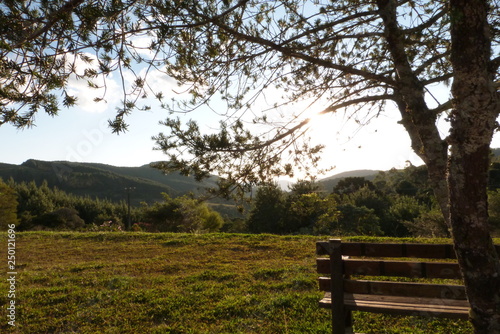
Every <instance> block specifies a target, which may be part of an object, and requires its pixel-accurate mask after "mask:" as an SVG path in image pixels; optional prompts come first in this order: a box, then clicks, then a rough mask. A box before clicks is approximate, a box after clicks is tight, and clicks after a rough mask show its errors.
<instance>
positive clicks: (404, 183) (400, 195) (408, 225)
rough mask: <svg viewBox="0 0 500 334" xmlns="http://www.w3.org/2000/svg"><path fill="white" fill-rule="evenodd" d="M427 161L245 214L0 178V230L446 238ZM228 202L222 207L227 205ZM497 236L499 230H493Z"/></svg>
mask: <svg viewBox="0 0 500 334" xmlns="http://www.w3.org/2000/svg"><path fill="white" fill-rule="evenodd" d="M427 180H428V179H427V170H426V167H425V166H421V167H415V166H409V167H407V168H405V169H404V170H395V169H393V170H390V171H387V172H380V173H379V174H378V175H377V176H376V177H375V178H374V179H373V180H371V181H369V180H366V179H365V178H362V177H348V178H345V179H342V180H340V181H339V182H338V183H337V184H336V185H335V186H334V187H333V188H332V189H324V188H323V185H322V184H321V183H316V182H312V181H299V182H297V183H296V184H294V185H292V186H291V187H290V189H289V190H288V191H285V190H283V189H281V188H280V187H279V186H278V185H277V184H269V185H265V186H261V187H260V188H258V189H257V190H256V191H255V195H254V196H253V197H252V198H251V201H250V209H247V210H246V215H245V216H242V217H243V218H241V217H240V218H234V217H233V218H231V219H230V218H228V215H225V214H224V216H222V215H221V214H220V213H219V212H218V211H216V210H214V208H216V207H223V208H224V206H221V205H219V206H214V208H212V207H211V206H210V205H209V204H206V203H204V202H201V201H199V200H197V199H196V198H194V197H193V196H190V195H184V196H180V197H175V198H173V197H170V196H168V195H167V194H163V201H161V202H156V203H154V204H149V205H148V204H145V203H142V204H141V206H139V207H131V208H130V211H129V207H128V205H127V203H126V202H125V201H121V202H118V203H116V202H111V201H109V200H103V199H98V198H90V197H88V196H87V197H80V196H76V195H71V194H68V193H66V192H64V191H62V190H59V189H58V188H50V187H49V186H48V185H47V182H43V183H42V184H40V185H37V184H36V183H35V182H21V183H16V182H14V181H13V180H12V179H10V180H8V181H7V182H3V181H1V180H0V227H2V228H4V227H5V226H6V225H7V224H12V223H15V224H17V225H18V227H17V228H18V230H20V231H28V230H86V231H89V230H90V231H99V230H125V229H126V228H127V227H128V226H129V219H130V226H131V228H132V230H136V231H140V230H142V231H150V232H215V231H225V232H244V233H276V234H315V235H374V236H391V237H406V236H417V237H418V236H425V237H448V236H449V230H448V228H447V226H446V224H445V222H444V219H443V217H442V215H441V212H440V211H439V208H438V205H437V203H436V201H435V198H434V195H433V192H432V189H431V187H430V185H429V183H428V181H427ZM226 206H227V205H226ZM489 212H490V223H491V228H492V230H493V231H495V230H496V231H499V230H500V163H493V164H492V168H491V170H490V190H489ZM497 233H498V232H497Z"/></svg>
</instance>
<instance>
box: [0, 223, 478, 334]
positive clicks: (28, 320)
mask: <svg viewBox="0 0 500 334" xmlns="http://www.w3.org/2000/svg"><path fill="white" fill-rule="evenodd" d="M321 239H326V238H321V237H313V236H275V235H248V234H201V235H196V234H149V233H113V232H108V233H76V232H75V233H71V232H26V233H17V235H16V272H17V275H16V289H15V295H16V296H15V303H16V304H15V305H16V314H15V316H16V318H15V325H16V326H15V327H13V326H11V325H9V324H8V321H9V320H8V318H7V305H8V303H10V300H11V298H9V297H8V292H9V282H8V281H7V280H6V279H2V280H1V282H0V303H1V304H2V318H1V321H0V332H2V333H30V334H34V333H116V334H122V333H214V334H215V333H217V334H219V333H231V334H234V333H272V334H275V333H297V334H299V333H300V334H303V333H330V332H331V328H330V316H329V312H328V311H327V310H323V309H319V307H318V300H319V299H320V298H321V295H322V293H321V292H320V291H318V284H317V277H318V275H317V274H316V272H315V269H316V268H315V257H316V256H315V253H314V251H315V242H316V241H317V240H321ZM365 239H366V238H365ZM384 240H387V239H384ZM0 241H1V245H2V246H1V248H2V249H1V256H2V259H4V260H3V263H2V271H3V273H4V274H3V277H6V275H7V274H6V273H7V272H8V271H9V270H8V268H7V260H5V259H6V257H7V246H6V245H7V238H6V236H5V233H4V235H2V237H1V239H0ZM410 241H411V240H410ZM413 241H415V240H413ZM354 317H355V320H354V322H355V324H356V327H355V330H356V331H361V332H364V333H412V334H415V333H433V334H435V333H447V334H449V333H470V332H471V327H470V326H469V324H468V323H467V322H465V321H456V320H438V319H425V318H416V317H395V316H382V315H375V314H369V313H355V315H354Z"/></svg>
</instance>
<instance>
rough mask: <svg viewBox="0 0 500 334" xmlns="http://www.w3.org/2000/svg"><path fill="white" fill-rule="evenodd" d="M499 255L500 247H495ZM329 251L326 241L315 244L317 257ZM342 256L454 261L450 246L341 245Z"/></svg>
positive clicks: (350, 243)
mask: <svg viewBox="0 0 500 334" xmlns="http://www.w3.org/2000/svg"><path fill="white" fill-rule="evenodd" d="M495 247H496V249H497V252H498V253H499V254H500V245H495ZM330 253H331V250H330V248H329V245H328V241H318V242H317V243H316V254H317V255H329V254H330ZM342 254H343V255H348V256H363V257H408V258H412V257H414V258H422V259H456V255H455V251H454V249H453V245H451V244H406V243H402V244H394V243H392V244H391V243H390V244H384V243H365V242H344V243H342Z"/></svg>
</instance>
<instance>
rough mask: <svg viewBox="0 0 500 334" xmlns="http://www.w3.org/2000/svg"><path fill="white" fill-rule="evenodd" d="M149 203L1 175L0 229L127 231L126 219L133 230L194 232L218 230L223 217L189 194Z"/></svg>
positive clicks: (167, 197) (165, 197)
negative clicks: (11, 226)
mask: <svg viewBox="0 0 500 334" xmlns="http://www.w3.org/2000/svg"><path fill="white" fill-rule="evenodd" d="M163 197H164V201H162V202H161V203H155V204H153V205H147V204H142V205H141V206H140V207H130V211H129V207H128V205H127V203H126V202H125V201H122V202H119V203H115V202H111V201H109V200H102V199H99V198H90V197H88V196H87V197H80V196H76V195H71V194H68V193H66V192H64V191H62V190H60V189H58V188H55V187H54V188H50V187H49V186H48V185H47V182H42V184H40V185H37V184H36V183H35V182H34V181H32V182H21V183H16V182H14V181H13V180H12V179H10V180H8V181H7V182H3V181H2V180H1V179H0V208H1V209H0V210H1V211H0V227H2V228H5V226H7V224H12V223H14V224H16V225H17V229H18V230H19V231H29V230H87V231H92V230H95V231H98V230H125V229H126V227H127V225H128V222H129V219H130V222H131V227H132V229H133V230H135V231H139V230H146V231H151V232H195V231H210V232H211V231H217V230H219V229H220V228H221V227H222V225H223V223H224V220H223V219H222V217H221V216H220V215H219V214H218V213H217V212H215V211H214V210H212V209H211V208H210V207H208V206H207V205H206V204H205V203H203V202H200V201H198V200H196V199H194V198H192V197H191V196H188V195H185V196H181V197H177V198H171V197H169V196H168V195H166V194H164V195H163Z"/></svg>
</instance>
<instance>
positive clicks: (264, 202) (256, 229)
mask: <svg viewBox="0 0 500 334" xmlns="http://www.w3.org/2000/svg"><path fill="white" fill-rule="evenodd" d="M284 214H285V193H284V191H283V190H281V188H280V187H279V186H278V185H277V184H275V183H271V184H268V185H264V186H261V187H259V188H258V189H257V193H256V194H255V199H254V202H253V207H252V209H251V210H250V213H249V215H248V220H247V227H248V230H249V231H250V232H253V233H282V232H283V217H284Z"/></svg>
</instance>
